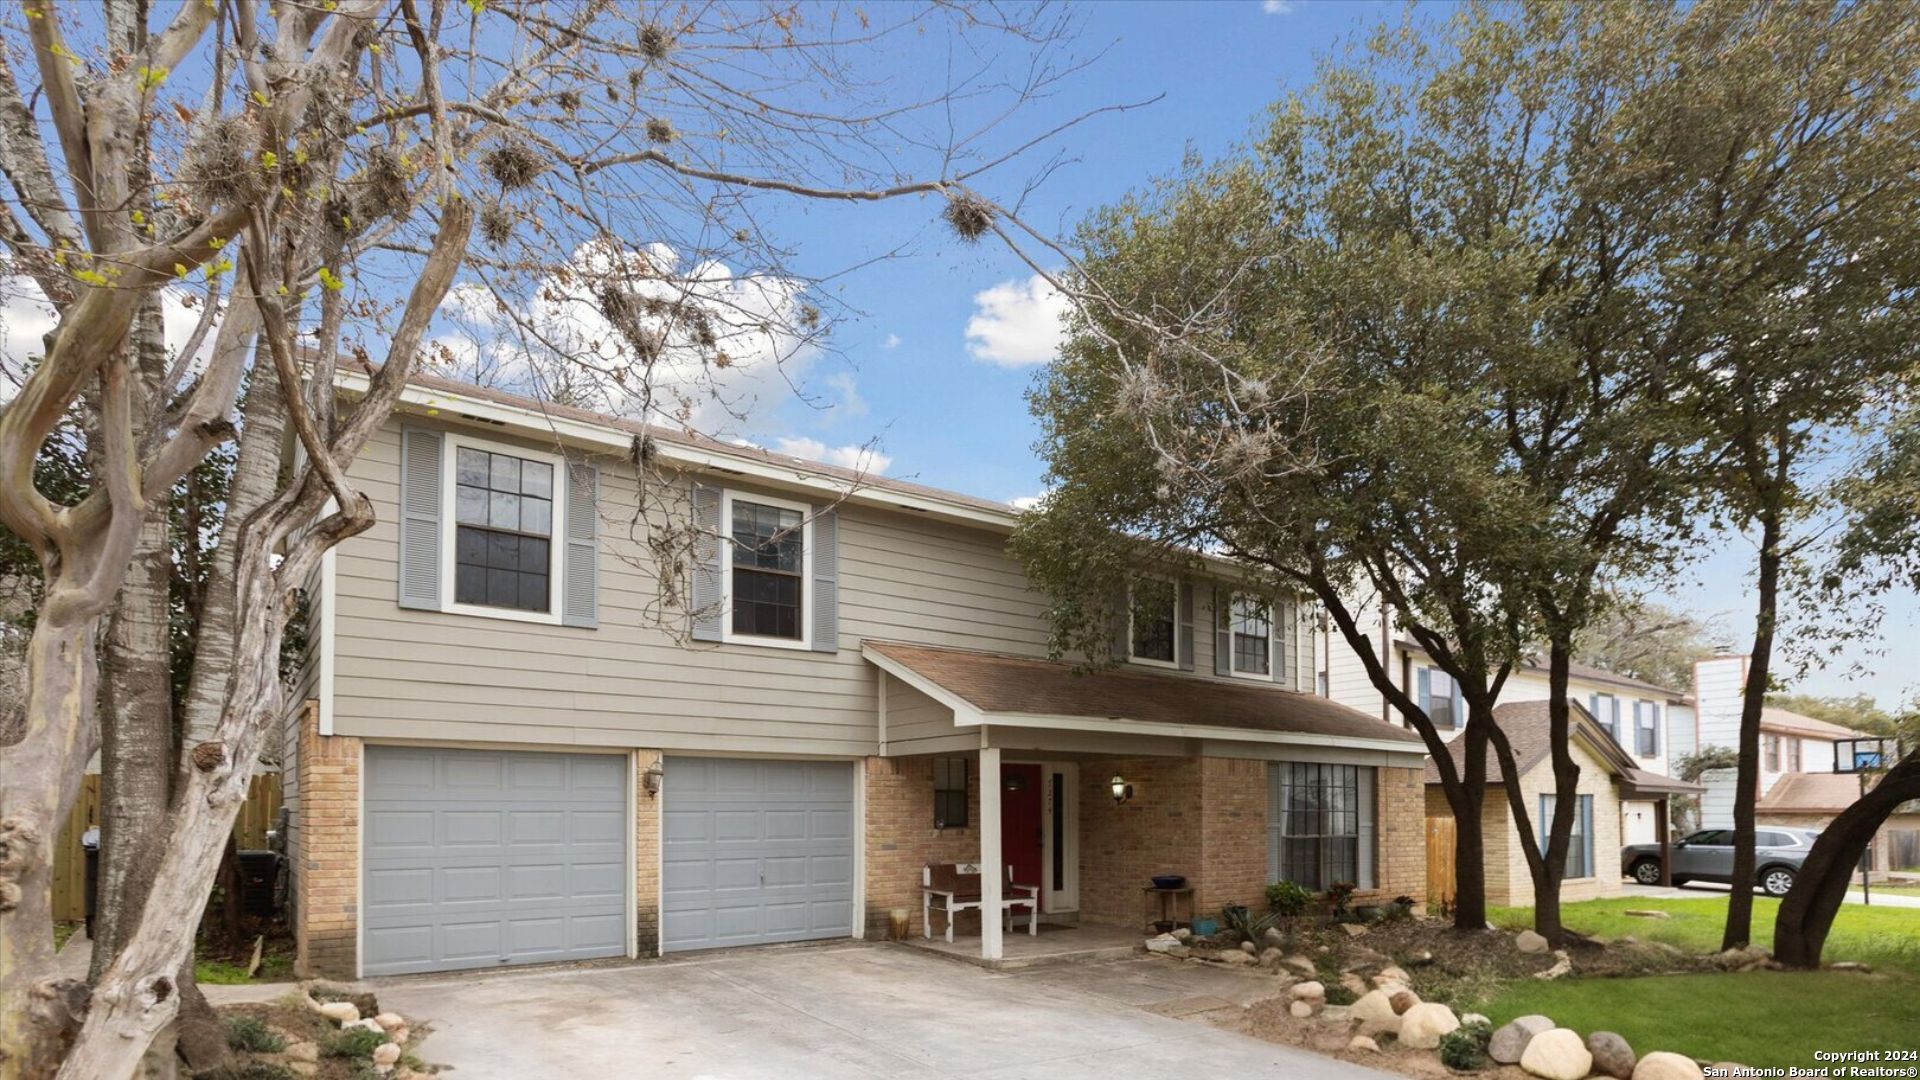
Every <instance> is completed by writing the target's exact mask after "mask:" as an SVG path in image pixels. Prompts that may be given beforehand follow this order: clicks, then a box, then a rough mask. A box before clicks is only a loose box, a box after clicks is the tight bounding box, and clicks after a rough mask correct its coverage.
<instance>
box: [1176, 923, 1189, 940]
mask: <svg viewBox="0 0 1920 1080" xmlns="http://www.w3.org/2000/svg"><path fill="white" fill-rule="evenodd" d="M1173 936H1174V937H1177V938H1179V939H1180V940H1181V941H1185V940H1187V939H1188V938H1190V937H1192V936H1193V931H1191V930H1189V929H1187V928H1186V927H1184V926H1182V927H1180V928H1179V929H1178V930H1175V931H1174V932H1173Z"/></svg>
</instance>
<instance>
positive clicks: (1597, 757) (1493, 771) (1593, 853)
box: [1426, 700, 1699, 907]
mask: <svg viewBox="0 0 1920 1080" xmlns="http://www.w3.org/2000/svg"><path fill="white" fill-rule="evenodd" d="M1570 711H1571V713H1572V716H1571V718H1570V728H1569V731H1570V738H1569V749H1570V751H1571V753H1572V755H1573V759H1574V762H1575V763H1576V764H1577V765H1579V766H1580V780H1579V784H1578V786H1577V788H1576V789H1575V790H1576V791H1577V793H1578V794H1577V798H1578V799H1579V805H1578V806H1577V807H1576V808H1575V812H1574V821H1573V831H1572V833H1571V835H1570V837H1569V843H1568V847H1567V869H1566V877H1565V879H1564V880H1563V881H1562V884H1561V893H1560V898H1561V899H1562V900H1563V901H1567V902H1571V901H1575V900H1591V899H1594V898H1596V897H1603V896H1618V895H1620V893H1621V892H1622V891H1623V884H1622V880H1621V877H1620V848H1621V846H1622V845H1623V844H1624V843H1631V842H1632V841H1625V840H1623V838H1622V837H1621V831H1620V830H1621V827H1622V822H1623V821H1626V820H1627V817H1626V812H1625V811H1624V810H1623V809H1622V808H1623V807H1625V806H1629V805H1633V804H1637V803H1644V804H1646V805H1648V806H1653V807H1655V808H1656V809H1659V808H1662V807H1663V806H1664V802H1665V800H1666V798H1667V797H1668V796H1670V795H1675V794H1686V793H1691V792H1697V791H1698V790H1699V788H1698V786H1697V785H1690V784H1683V783H1681V782H1680V781H1677V780H1673V779H1671V778H1670V777H1667V776H1663V775H1660V774H1658V773H1655V772H1651V771H1648V770H1646V769H1643V768H1641V767H1640V766H1639V763H1638V761H1637V760H1636V759H1635V758H1634V757H1633V756H1632V755H1629V754H1627V753H1626V752H1625V751H1624V750H1622V749H1621V748H1620V745H1619V743H1618V742H1616V741H1615V740H1614V737H1613V735H1612V733H1611V732H1610V731H1608V730H1607V728H1606V727H1605V726H1604V725H1602V724H1600V723H1599V722H1597V721H1596V720H1595V719H1594V718H1593V715H1592V713H1590V712H1589V711H1588V710H1587V708H1586V706H1584V705H1580V704H1578V703H1576V704H1575V705H1574V707H1573V708H1572V709H1571V710H1570ZM1493 715H1494V720H1495V721H1496V722H1497V723H1498V724H1499V725H1500V730H1501V731H1502V732H1504V733H1505V734H1506V736H1507V740H1508V742H1509V743H1511V744H1512V747H1513V756H1514V762H1515V764H1516V765H1517V766H1518V768H1519V772H1520V789H1521V793H1522V797H1523V799H1524V800H1525V803H1526V807H1527V814H1528V816H1529V818H1530V819H1531V823H1532V831H1533V834H1534V840H1535V842H1537V843H1538V844H1539V845H1540V848H1541V850H1542V851H1545V850H1546V846H1547V837H1546V831H1547V827H1548V824H1549V823H1550V822H1551V820H1552V815H1553V812H1554V798H1555V796H1554V789H1555V784H1554V775H1553V758H1552V753H1551V750H1552V742H1551V740H1550V739H1549V737H1548V736H1549V731H1550V719H1549V717H1548V715H1547V703H1546V701H1545V700H1532V701H1514V702H1506V703H1503V704H1500V705H1497V706H1495V707H1494V714H1493ZM1463 746H1464V743H1463V742H1462V741H1461V740H1458V739H1456V740H1454V741H1452V742H1451V743H1449V744H1448V747H1449V749H1450V750H1451V751H1452V752H1453V757H1454V765H1455V767H1456V768H1464V767H1465V760H1464V759H1465V755H1464V753H1463V752H1462V748H1463ZM1505 777H1506V773H1505V771H1504V770H1503V769H1502V768H1501V767H1500V763H1499V759H1498V758H1497V757H1496V756H1494V755H1493V754H1491V753H1489V755H1488V762H1487V785H1488V786H1487V790H1486V801H1485V803H1484V804H1483V805H1482V807H1481V829H1482V835H1483V836H1484V837H1485V842H1486V866H1487V873H1486V883H1487V902H1488V903H1489V904H1494V905H1499V906H1503V907H1505V906H1514V907H1530V906H1532V904H1533V875H1532V874H1531V873H1530V872H1529V870H1528V868H1527V856H1526V851H1525V850H1524V848H1522V846H1521V844H1520V841H1519V835H1518V831H1517V825H1516V821H1515V817H1514V815H1513V812H1512V808H1511V806H1510V805H1509V803H1508V797H1507V793H1506V791H1505V789H1504V787H1502V786H1500V785H1503V784H1504V783H1505ZM1426 779H1427V816H1428V817H1429V818H1443V819H1449V820H1450V819H1452V817H1453V810H1452V808H1451V807H1449V806H1448V805H1447V799H1446V795H1445V793H1444V792H1443V790H1442V788H1441V785H1440V772H1439V770H1438V769H1437V768H1436V767H1435V766H1434V765H1433V763H1432V762H1429V763H1428V764H1427V772H1426Z"/></svg>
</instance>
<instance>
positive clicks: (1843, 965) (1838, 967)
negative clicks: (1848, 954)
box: [1827, 960, 1873, 975]
mask: <svg viewBox="0 0 1920 1080" xmlns="http://www.w3.org/2000/svg"><path fill="white" fill-rule="evenodd" d="M1827 970H1829V971H1857V972H1859V973H1860V974H1862V975H1871V974H1873V969H1872V968H1871V967H1868V966H1867V965H1865V964H1863V963H1861V962H1860V961H1858V960H1842V961H1840V962H1839V963H1837V964H1828V965H1827Z"/></svg>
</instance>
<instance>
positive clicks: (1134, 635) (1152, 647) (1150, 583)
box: [1127, 578, 1180, 667]
mask: <svg viewBox="0 0 1920 1080" xmlns="http://www.w3.org/2000/svg"><path fill="white" fill-rule="evenodd" d="M1179 594H1180V590H1179V589H1177V588H1175V587H1174V584H1173V582H1171V581H1162V580H1159V579H1158V578H1147V579H1144V580H1140V581H1136V582H1134V583H1133V587H1132V589H1131V590H1129V598H1128V603H1127V616H1128V621H1129V629H1128V634H1127V639H1128V655H1129V656H1130V657H1131V658H1132V659H1134V660H1139V661H1145V662H1146V663H1149V664H1163V665H1166V666H1168V667H1172V666H1173V665H1174V664H1175V662H1176V659H1177V657H1176V654H1175V652H1174V649H1175V634H1176V626H1177V624H1178V620H1179V611H1178V608H1179V600H1180V595H1179Z"/></svg>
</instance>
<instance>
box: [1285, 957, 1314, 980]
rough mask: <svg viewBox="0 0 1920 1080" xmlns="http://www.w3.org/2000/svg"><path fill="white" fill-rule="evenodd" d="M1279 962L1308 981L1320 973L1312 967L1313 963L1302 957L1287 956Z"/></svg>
mask: <svg viewBox="0 0 1920 1080" xmlns="http://www.w3.org/2000/svg"><path fill="white" fill-rule="evenodd" d="M1280 962H1281V963H1283V964H1285V965H1287V966H1288V967H1290V968H1292V969H1293V970H1295V971H1297V972H1299V973H1300V974H1302V975H1305V976H1306V977H1307V978H1309V979H1311V978H1313V977H1314V976H1315V975H1317V974H1319V973H1320V969H1319V968H1316V967H1314V966H1313V961H1311V960H1309V959H1307V958H1306V957H1304V956H1289V957H1287V958H1286V959H1285V960H1282V961H1280Z"/></svg>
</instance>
